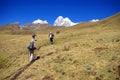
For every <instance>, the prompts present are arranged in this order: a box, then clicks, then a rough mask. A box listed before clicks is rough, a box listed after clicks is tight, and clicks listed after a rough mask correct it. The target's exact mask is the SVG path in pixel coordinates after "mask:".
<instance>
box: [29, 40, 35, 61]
mask: <svg viewBox="0 0 120 80" xmlns="http://www.w3.org/2000/svg"><path fill="white" fill-rule="evenodd" d="M35 49H36V45H35V40H34V39H32V40H31V41H30V43H29V44H28V51H29V61H30V62H32V61H34V57H35V56H34V50H35Z"/></svg>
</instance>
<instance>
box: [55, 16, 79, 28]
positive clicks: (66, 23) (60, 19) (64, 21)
mask: <svg viewBox="0 0 120 80" xmlns="http://www.w3.org/2000/svg"><path fill="white" fill-rule="evenodd" d="M76 24H78V23H74V22H72V21H71V20H70V19H69V18H68V17H66V18H63V17H62V16H59V17H58V18H57V19H56V20H55V22H54V26H65V27H69V26H73V25H76Z"/></svg>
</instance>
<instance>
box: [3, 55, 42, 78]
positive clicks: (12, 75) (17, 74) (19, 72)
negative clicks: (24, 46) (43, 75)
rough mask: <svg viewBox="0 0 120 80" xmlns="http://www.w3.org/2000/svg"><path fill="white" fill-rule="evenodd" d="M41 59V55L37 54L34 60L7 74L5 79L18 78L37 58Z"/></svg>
mask: <svg viewBox="0 0 120 80" xmlns="http://www.w3.org/2000/svg"><path fill="white" fill-rule="evenodd" d="M38 59H40V56H37V57H36V59H34V60H33V61H32V62H30V63H28V64H26V65H25V66H23V67H21V68H19V69H18V70H17V71H16V72H15V73H13V74H11V75H9V76H7V77H6V78H4V80H6V79H9V80H16V78H17V77H18V76H19V75H20V74H22V73H23V72H24V71H25V70H26V69H27V68H28V67H30V66H31V65H32V64H33V63H34V62H35V61H36V60H38Z"/></svg>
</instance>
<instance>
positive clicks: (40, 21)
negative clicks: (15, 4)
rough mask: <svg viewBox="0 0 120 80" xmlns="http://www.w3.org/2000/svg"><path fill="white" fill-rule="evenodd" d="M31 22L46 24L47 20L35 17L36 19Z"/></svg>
mask: <svg viewBox="0 0 120 80" xmlns="http://www.w3.org/2000/svg"><path fill="white" fill-rule="evenodd" d="M32 23H33V24H48V22H47V20H44V21H43V20H40V19H37V20H34V21H33V22H32Z"/></svg>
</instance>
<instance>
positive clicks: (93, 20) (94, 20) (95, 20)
mask: <svg viewBox="0 0 120 80" xmlns="http://www.w3.org/2000/svg"><path fill="white" fill-rule="evenodd" d="M97 21H99V19H92V20H90V22H97Z"/></svg>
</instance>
